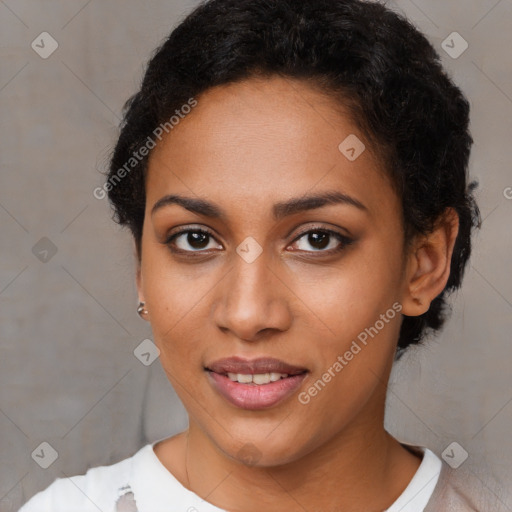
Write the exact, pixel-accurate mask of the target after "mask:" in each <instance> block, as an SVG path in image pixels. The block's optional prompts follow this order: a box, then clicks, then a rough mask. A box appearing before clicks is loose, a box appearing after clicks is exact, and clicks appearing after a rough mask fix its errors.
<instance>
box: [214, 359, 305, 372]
mask: <svg viewBox="0 0 512 512" xmlns="http://www.w3.org/2000/svg"><path fill="white" fill-rule="evenodd" d="M206 369H207V370H211V371H213V372H215V373H220V374H222V373H241V374H243V375H255V374H261V373H286V374H288V375H297V374H299V373H304V372H306V371H307V369H306V368H301V367H299V366H294V365H291V364H288V363H285V362H284V361H281V360H279V359H274V358H273V357H259V358H256V359H243V358H241V357H226V358H224V359H218V360H217V361H214V362H213V363H210V364H208V365H207V366H206Z"/></svg>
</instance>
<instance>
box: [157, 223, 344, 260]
mask: <svg viewBox="0 0 512 512" xmlns="http://www.w3.org/2000/svg"><path fill="white" fill-rule="evenodd" d="M187 233H201V234H204V235H206V236H209V237H211V238H213V239H215V236H214V235H213V234H212V233H210V232H209V231H207V230H205V229H202V228H194V229H190V228H187V229H182V230H181V231H177V232H176V233H173V234H171V235H169V236H168V237H167V238H166V239H165V241H164V242H163V243H164V245H167V246H168V247H169V249H170V251H171V252H173V253H177V254H186V255H187V257H191V258H195V257H196V256H195V255H202V254H204V253H208V249H207V250H197V251H186V250H183V249H176V248H174V247H173V245H172V242H174V240H175V239H176V238H177V237H179V236H180V235H183V234H187ZM310 233H323V234H327V235H331V236H333V237H334V238H336V239H337V240H338V241H339V242H340V245H339V246H338V247H337V248H335V249H330V250H322V249H319V250H316V251H301V250H300V249H298V250H297V252H306V253H310V254H311V253H314V254H316V253H318V254H320V255H322V254H323V255H325V254H327V255H332V254H335V253H338V252H341V251H343V250H344V249H345V248H346V247H347V246H349V245H350V244H352V243H353V242H354V240H353V239H351V238H348V237H347V236H345V235H342V234H341V233H338V232H337V231H332V230H330V229H326V228H323V227H313V228H309V229H308V230H307V231H303V232H302V233H299V234H298V235H297V237H295V239H294V240H293V241H292V244H294V243H295V242H297V241H298V240H300V239H301V238H302V237H304V236H305V235H309V234H310Z"/></svg>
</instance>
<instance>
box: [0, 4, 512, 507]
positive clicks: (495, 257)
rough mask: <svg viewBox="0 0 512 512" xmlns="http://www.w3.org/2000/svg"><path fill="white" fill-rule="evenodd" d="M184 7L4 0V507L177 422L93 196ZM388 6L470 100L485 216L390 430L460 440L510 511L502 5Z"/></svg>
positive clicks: (116, 244)
mask: <svg viewBox="0 0 512 512" xmlns="http://www.w3.org/2000/svg"><path fill="white" fill-rule="evenodd" d="M194 5H196V2H194V1H192V0H190V1H189V2H186V1H179V0H173V1H168V0H167V1H162V0H157V1H152V2H141V1H137V0H109V1H103V2H101V1H99V0H90V1H87V0H73V1H69V0H68V1H64V0H61V1H57V0H54V1H50V0H45V1H39V2H37V1H35V0H33V1H28V0H0V19H1V22H0V47H1V65H0V108H1V116H0V122H1V131H0V159H1V172H0V179H1V181H0V225H1V234H0V248H1V266H0V343H1V345H0V350H1V352H0V354H1V355H0V379H1V380H0V436H1V445H0V460H1V464H0V510H1V511H2V512H5V511H11V510H17V508H18V507H19V506H20V504H21V503H22V502H24V501H25V500H27V499H28V498H29V497H30V496H32V495H33V494H34V493H36V492H37V491H39V490H41V489H43V488H45V487H47V486H48V485H49V484H50V483H51V482H52V481H53V480H54V479H55V478H57V477H63V476H66V475H67V476H69V475H74V474H82V473H85V471H86V470H87V468H89V467H92V466H98V465H103V464H111V463H114V462H117V461H119V460H121V459H123V458H125V457H128V456H131V455H132V454H133V453H134V452H135V451H137V450H138V449H139V448H140V447H141V446H142V445H144V444H146V443H147V442H153V441H155V440H157V439H160V438H163V437H167V436H169V435H172V434H174V433H175V432H178V431H180V430H182V429H183V428H185V427H186V425H187V420H186V416H185V414H184V409H183V407H182V406H181V404H180V403H179V401H178V400H177V398H176V395H175V393H174V391H173V389H172V387H171V386H170V384H169V383H168V382H167V379H166V378H165V376H164V374H163V371H162V370H161V367H160V365H159V362H158V361H156V362H155V363H154V364H152V365H151V366H149V367H146V366H144V365H143V364H142V363H141V362H139V360H138V359H136V358H135V357H134V354H133V350H134V349H135V347H137V345H138V344H139V343H140V342H141V341H142V340H143V339H145V338H150V337H151V331H150V328H149V325H148V324H147V323H146V322H143V321H141V320H140V319H139V318H138V316H137V314H136V312H135V309H136V304H137V297H136V291H135V285H134V259H133V254H132V245H131V240H130V237H129V234H128V233H127V232H124V231H120V229H119V228H118V227H117V226H116V225H115V224H114V223H113V222H112V221H111V220H110V210H109V206H108V204H107V202H106V200H102V201H101V200H97V199H95V198H94V197H93V194H92V191H93V189H94V188H95V187H97V186H99V185H101V184H102V183H103V181H102V176H101V174H100V173H99V170H100V169H104V168H105V165H106V162H107V161H108V155H109V151H110V149H111V147H112V144H113V143H114V142H115V137H116V133H117V128H116V127H117V125H118V122H119V116H120V111H121V106H122V104H123V102H124V101H125V100H126V99H127V98H128V96H129V95H130V94H132V93H133V92H135V90H136V89H137V86H138V84H139V81H140V79H141V76H142V72H143V66H144V64H145V62H146V60H147V58H148V57H149V55H150V52H151V51H152V50H153V49H154V48H155V47H156V46H157V44H159V42H160V41H161V40H162V38H163V37H165V36H166V35H167V34H168V33H169V31H170V30H171V28H172V27H173V26H175V25H176V23H178V22H179V20H181V19H182V18H183V17H184V16H185V14H186V13H187V12H189V10H190V9H191V8H192V7H193V6H194ZM388 5H389V6H390V7H392V8H394V9H397V10H399V11H401V12H403V13H405V14H406V15H407V16H408V17H409V19H411V20H412V21H413V22H414V23H415V24H416V25H417V26H418V27H419V28H420V29H421V30H422V31H423V32H424V33H425V34H426V35H427V36H428V37H429V39H430V40H431V41H432V43H433V44H434V45H435V47H436V49H437V50H438V51H439V53H440V55H441V57H442V60H443V62H444V64H445V66H446V68H447V69H448V71H449V72H450V74H451V75H452V76H453V77H454V79H455V81H456V83H457V84H458V85H460V86H461V88H462V89H463V90H464V92H465V93H466V94H467V96H468V98H469V100H470V103H471V107H472V125H471V130H472V134H473V136H474V139H475V145H474V148H473V153H472V160H471V167H470V170H471V175H472V176H473V177H476V178H478V179H479V181H480V187H479V189H478V193H477V199H478V201H479V204H480V207H481V211H482V217H483V218H484V219H485V220H484V223H483V227H482V230H481V231H480V233H479V234H478V235H477V236H476V238H475V239H474V241H475V246H474V253H473V257H472V261H471V265H470V266H469V267H468V269H467V274H466V276H465V282H464V286H463V290H462V291H460V292H459V293H458V294H457V295H456V296H454V297H453V302H454V310H453V315H452V318H451V320H450V322H449V323H448V325H447V327H446V329H445V330H444V331H443V333H442V334H441V335H440V336H439V337H437V338H435V339H432V340H431V341H430V342H429V343H428V344H427V345H426V346H424V347H422V348H420V349H414V350H412V351H410V352H409V353H408V354H406V356H404V358H403V361H402V362H400V363H399V364H398V365H396V367H395V368H394V371H393V374H392V379H391V385H390V389H389V400H388V405H387V415H386V427H387V429H388V430H389V431H390V432H391V433H392V434H394V435H395V436H396V437H398V438H399V439H401V440H403V441H406V442H410V443H414V444H421V445H424V446H428V447H429V448H431V449H432V450H434V451H435V452H436V453H437V454H438V455H441V454H442V452H443V450H444V449H445V448H446V447H447V446H448V445H449V444H450V443H452V442H454V441H455V442H457V443H459V444H460V445H461V446H462V447H463V448H464V449H465V450H466V451H467V452H468V453H469V458H468V459H467V461H466V462H464V466H465V467H469V468H471V469H472V470H473V471H474V472H475V473H476V474H478V475H480V476H481V478H482V479H484V480H485V478H486V476H488V475H494V477H495V479H496V481H497V482H499V484H500V485H502V486H503V488H504V490H505V494H506V495H507V496H505V495H503V496H502V501H503V506H504V510H512V500H511V499H510V497H509V496H510V493H509V492H508V489H509V488H510V487H511V483H512V482H511V478H510V477H509V476H508V475H509V474H510V473H511V469H512V467H511V466H512V462H511V461H512V443H511V442H510V441H509V436H510V425H511V420H512V404H510V402H511V401H512V379H511V377H510V360H511V358H510V356H511V348H510V334H509V333H510V328H511V325H512V279H511V276H510V255H511V250H512V237H511V235H510V218H511V215H512V199H509V198H510V197H512V189H509V188H508V187H512V173H511V170H510V164H509V161H510V159H511V156H512V155H511V147H512V145H511V143H510V137H511V133H512V124H511V121H510V120H511V118H512V99H511V98H512V80H511V78H512V66H511V60H512V58H511V51H510V50H511V43H512V36H511V33H512V30H511V29H512V2H511V1H510V0H500V1H498V0H464V1H462V0H460V1H454V0H451V1H446V0H429V1H426V0H416V1H414V2H413V1H411V0H400V1H397V2H388ZM43 31H47V32H49V33H50V34H51V35H52V37H53V38H55V40H56V41H57V42H58V44H59V46H58V48H57V50H56V51H55V52H54V53H53V54H52V55H51V56H50V57H48V58H47V59H43V58H41V57H40V56H39V55H38V54H37V53H36V52H35V51H34V50H33V49H32V48H31V43H32V41H33V40H34V39H36V38H37V37H38V36H39V34H40V33H41V32H43ZM453 31H457V32H459V33H460V34H461V35H462V36H463V38H464V39H465V40H466V41H467V42H468V44H469V48H468V49H467V50H466V51H465V52H464V53H463V54H462V55H461V56H460V57H458V58H452V57H450V56H449V55H448V54H447V53H446V52H445V51H444V50H443V49H442V47H441V43H442V41H443V40H445V39H446V38H447V36H448V35H449V34H451V33H452V32H453ZM507 196H508V197H509V198H507ZM43 237H47V238H48V239H49V240H51V243H52V244H53V245H54V246H55V248H56V249H57V252H56V253H55V254H54V255H53V256H52V253H51V252H50V253H48V255H47V256H46V258H49V260H48V261H46V262H44V261H41V258H43V260H44V256H43V253H41V247H42V248H43V249H44V248H45V247H46V248H49V247H50V245H49V243H48V241H43V242H39V244H43V245H42V246H41V245H38V246H36V250H33V248H34V246H35V245H36V244H37V243H38V241H40V239H41V238H43ZM37 247H38V248H39V252H38V250H37ZM52 247H53V246H52ZM34 252H35V254H34ZM50 256H51V257H50ZM42 442H48V443H50V444H51V445H52V446H53V447H54V449H55V450H56V451H57V452H58V455H59V456H58V459H57V460H56V461H55V462H54V463H53V464H52V465H51V466H50V467H49V468H48V469H42V468H41V467H39V465H38V464H37V463H36V462H35V461H34V460H33V458H32V457H31V454H32V452H33V451H34V450H35V449H36V448H37V447H38V446H39V445H40V443H42ZM489 485H491V484H490V483H489Z"/></svg>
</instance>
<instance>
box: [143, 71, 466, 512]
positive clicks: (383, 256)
mask: <svg viewBox="0 0 512 512" xmlns="http://www.w3.org/2000/svg"><path fill="white" fill-rule="evenodd" d="M197 99H198V105H197V107H195V108H194V109H193V111H192V112H191V113H190V114H189V115H188V116H187V117H186V118H185V119H184V120H182V121H181V122H180V124H179V125H178V126H176V127H175V128H174V129H173V131H172V132H170V134H169V135H168V136H167V137H166V138H164V139H163V140H162V141H161V143H159V145H157V147H156V148H155V149H154V150H153V152H152V154H151V156H150V160H149V167H148V176H147V183H146V193H147V201H146V214H145V222H144V229H143V238H142V256H141V260H140V261H138V267H137V277H136V281H137V289H138V294H139V299H140V300H141V301H145V303H146V309H147V310H148V314H147V315H146V317H147V320H148V321H149V322H150V323H151V328H152V331H153V335H154V340H155V343H156V344H157V346H158V347H159V349H160V362H161V364H162V366H163V368H164V370H165V372H166V374H167V376H168V378H169V380H170V382H171V383H172V385H173V386H174V388H175V390H176V392H177V393H178V395H179V397H180V398H181V400H182V401H183V403H184V405H185V407H186V409H187V411H188V414H189V428H188V430H187V431H185V432H183V433H181V434H178V435H177V436H174V437H172V438H169V439H167V440H164V441H161V442H160V443H158V444H157V445H156V446H155V453H156V454H157V457H158V458H159V459H160V461H161V462H162V464H163V465H164V466H165V467H166V468H167V469H168V470H169V471H170V472H171V473H172V474H173V475H174V476H175V477H176V478H177V479H178V480H179V481H180V482H181V483H182V484H183V485H185V486H186V487H187V488H189V489H190V490H192V491H193V492H195V493H197V494H198V495H200V496H202V497H203V498H205V499H206V500H207V501H209V502H211V503H213V504H215V505H216V506H218V507H220V508H223V509H226V510H230V511H245V512H252V511H254V512H256V511H258V512H259V511H261V510H266V511H267V512H272V511H278V510H279V511H281V510H283V509H285V510H292V511H295V510H297V511H303V510H307V511H316V510H318V511H320V510H322V511H324V512H326V511H327V512H328V511H334V510H347V511H349V510H350V511H356V510H357V511H359V510H361V511H362V510H364V511H365V512H369V511H382V510H384V509H386V508H387V507H389V506H390V505H391V504H392V503H393V502H394V501H395V500H396V499H397V498H398V496H399V495H400V494H401V493H402V492H403V490H404V489H405V487H406V486H407V485H408V483H409V481H410V480H411V478H412V477H413V475H414V473H415V471H416V470H417V468H418V466H419V463H420V459H419V458H418V457H416V456H414V455H412V454H411V453H410V452H409V451H407V450H406V449H405V448H403V447H402V446H401V445H400V444H399V443H398V441H397V440H395V439H394V438H393V437H392V436H391V435H390V434H388V433H387V432H386V431H385V430H384V427H383V423H384V405H385V397H386V387H387V382H388V379H389V373H390V371H391V367H392V363H393V357H394V353H395V347H396V343H397V340H398V334H399V329H400V323H401V314H397V315H396V316H395V317H394V318H393V319H391V320H389V321H388V322H386V324H385V326H384V328H382V329H381V330H380V331H379V332H378V334H377V335H375V336H374V337H373V338H370V339H369V342H368V344H367V345H366V346H364V347H363V349H362V350H361V351H360V352H359V353H358V354H357V355H355V356H354V357H353V359H352V360H351V361H350V362H349V363H348V364H347V365H346V366H344V367H343V370H342V371H341V372H339V373H337V374H336V376H335V377H334V378H332V379H331V380H330V382H329V383H328V384H327V385H326V386H325V387H324V388H323V389H322V390H321V391H320V392H319V393H318V394H317V395H316V396H314V397H312V398H311V400H310V401H309V403H307V404H302V403H300V401H299V400H298V399H297V395H293V396H292V397H290V398H289V399H287V400H286V401H284V402H281V403H280V404H278V405H276V406H274V407H271V408H268V409H264V410H259V411H251V410H243V409H240V408H237V407H235V406H233V405H231V404H230V403H228V402H227V401H226V400H225V399H224V398H223V397H222V396H220V395H219V394H218V393H217V392H216V391H215V390H214V389H213V388H212V387H211V385H210V384H209V380H208V378H207V374H206V372H205V370H204V367H205V366H206V365H207V364H208V363H211V362H213V361H215V360H217V359H220V358H223V357H229V356H234V355H238V356H241V357H245V358H251V359H252V358H256V357H262V356H269V357H275V358H278V359H281V360H284V361H286V362H288V363H291V364H294V365H296V366H299V367H304V368H307V369H308V370H309V374H308V376H307V377H306V379H305V381H304V382H303V384H302V386H301V388H300V389H299V392H301V391H304V390H307V389H308V388H309V387H310V386H311V385H312V384H313V383H314V382H315V381H317V379H319V378H321V377H322V375H323V374H324V372H325V371H326V370H327V369H328V368H329V367H332V365H333V364H334V363H335V361H336V360H337V357H338V355H340V354H344V353H345V352H346V351H347V350H348V349H349V347H350V345H351V343H352V341H353V340H355V339H356V338H357V336H358V334H359V333H361V332H362V331H364V330H365V328H368V327H370V326H374V325H375V323H376V321H377V320H378V319H379V318H381V316H380V315H382V314H385V313H386V311H387V310H389V309H390V308H391V307H392V305H393V304H394V303H395V302H398V303H399V304H401V306H402V311H401V313H402V314H406V315H410V316H415V315H419V314H421V313H423V312H425V311H427V310H428V308H429V305H430V302H431V301H432V300H433V299H434V298H435V297H436V295H438V294H439V293H440V292H441V291H442V290H443V288H444V286H445V284H446V282H447V279H448V276H449V269H450V260H451V254H452V250H453V244H454V241H455V237H456V235H457V229H458V218H457V215H456V214H455V213H454V212H453V210H447V215H446V216H445V217H444V218H442V219H441V221H440V223H439V225H438V227H437V229H436V230H435V231H433V233H431V234H430V235H429V236H428V237H421V238H418V239H417V240H416V241H415V244H414V245H413V247H412V248H411V250H410V252H409V254H408V255H407V257H406V258H404V257H403V225H402V218H401V208H400V200H399V198H398V197H397V196H396V194H395V193H394V192H393V189H392V187H391V186H390V183H389V182H388V180H387V178H386V175H385V174H384V173H383V170H382V168H381V167H380V163H379V159H378V157H377V156H376V155H374V154H373V153H372V150H371V147H369V143H367V142H366V141H365V139H364V136H363V135H362V134H361V133H360V132H359V131H358V130H357V129H356V128H355V125H354V124H353V123H351V121H350V119H349V117H348V116H346V115H343V113H342V112H340V109H339V108H338V107H337V105H336V104H335V103H333V100H332V99H330V98H328V97H326V96H325V95H324V94H322V93H321V92H319V91H317V90H315V89H312V88H311V86H309V85H307V84H305V83H303V82H300V81H296V80H290V79H283V78H278V77H275V78H267V79H256V78H251V79H249V80H246V81H244V82H240V83H236V84H230V85H228V86H221V87H217V88H214V89H210V90H209V91H207V92H206V93H204V94H203V95H202V96H200V97H198V98H197ZM349 134H356V135H357V137H358V138H359V139H360V140H362V141H363V142H365V144H366V150H365V151H364V152H363V153H362V154H361V155H360V156H359V157H358V158H357V159H356V160H355V161H349V160H348V159H347V158H346V157H345V156H344V155H343V154H342V153H341V152H340V151H339V149H338V145H339V144H340V143H341V142H342V141H343V140H344V139H345V138H346V137H347V136H348V135H349ZM324 191H338V192H342V193H345V194H348V195H350V196H352V197H354V198H356V199H357V200H359V201H360V202H361V203H363V204H364V205H365V206H366V208H367V211H362V210H359V209H358V208H355V207H353V206H350V205H346V204H334V205H327V206H323V207H321V208H316V209H312V210H308V211H304V212H299V213H295V214H293V215H291V216H288V217H284V218H283V219H281V220H277V221H276V220H275V219H274V218H273V217H272V206H273V205H274V203H276V202H280V201H285V200H288V199H290V198H292V197H301V196H303V195H304V194H306V193H319V192H324ZM171 193H172V194H180V195H184V196H188V197H195V198H199V197H200V198H204V199H207V200H209V201H211V202H213V203H215V204H217V205H218V206H219V207H221V208H222V209H223V210H225V212H226V219H225V220H220V219H211V218H208V217H205V216H201V215H198V214H196V213H192V212H190V211H188V210H186V209H184V208H182V207H181V206H179V205H167V206H165V207H163V208H161V209H159V210H158V211H156V212H155V214H154V215H151V209H152V207H153V205H154V204H155V203H156V202H157V201H158V200H159V199H160V198H161V197H163V196H165V195H166V194H171ZM178 227H180V229H184V228H185V227H186V228H188V229H190V230H192V231H193V230H194V229H197V228H203V229H206V230H209V231H210V232H211V233H212V237H209V238H206V239H205V240H204V242H203V245H202V246H193V245H191V244H190V243H189V242H187V235H186V234H185V235H182V236H181V237H180V238H178V239H175V240H174V246H175V247H176V246H177V247H179V248H181V249H182V250H184V251H189V252H188V253H187V254H191V253H192V252H193V253H194V254H195V255H197V253H198V251H203V252H205V253H206V252H208V253H209V254H210V255H209V256H204V255H202V256H201V255H200V256H199V257H197V258H196V259H193V258H192V257H189V258H188V259H187V257H186V255H181V256H180V255H177V254H173V253H172V252H171V250H170V245H169V246H168V245H166V244H165V240H166V235H169V234H172V233H174V232H175V231H176V228H178ZM318 228H322V229H331V230H333V231H336V232H338V233H340V234H342V235H345V236H348V237H349V238H351V239H352V240H353V243H352V244H350V245H346V246H345V245H343V244H342V243H340V242H339V241H338V240H337V239H336V238H335V237H334V236H331V237H330V238H329V239H327V241H326V242H325V245H324V246H320V248H319V246H318V245H316V246H315V245H314V241H313V243H312V242H311V238H309V241H308V235H305V236H304V235H303V232H305V231H309V230H310V229H316V230H317V231H318ZM171 230H172V231H171ZM317 231H316V232H317ZM300 235H302V236H301V238H299V236H300ZM249 236H250V237H253V238H254V239H255V240H256V241H257V242H258V244H259V245H260V246H261V248H262V249H263V252H262V253H261V254H260V255H259V257H258V258H256V260H255V261H253V262H252V263H247V262H246V261H245V260H244V259H242V258H241V257H240V256H239V255H238V253H237V252H236V248H237V247H238V246H239V245H240V244H241V243H242V242H243V241H244V240H245V239H246V238H247V237H249ZM189 240H190V239H189ZM336 247H342V250H341V251H340V252H333V251H330V249H335V248H336ZM328 253H331V254H330V255H329V254H328ZM247 450H253V452H254V453H255V454H256V455H255V457H254V458H255V459H257V460H256V462H255V463H254V461H253V463H247V459H246V458H245V457H244V454H246V453H247Z"/></svg>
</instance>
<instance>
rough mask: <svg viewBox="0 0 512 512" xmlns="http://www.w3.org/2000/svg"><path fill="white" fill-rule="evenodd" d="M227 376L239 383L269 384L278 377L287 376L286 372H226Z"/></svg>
mask: <svg viewBox="0 0 512 512" xmlns="http://www.w3.org/2000/svg"><path fill="white" fill-rule="evenodd" d="M228 377H229V378H230V379H231V380H232V381H233V382H240V383H241V384H258V385H259V384H269V383H270V382H276V381H278V380H279V379H284V378H286V377H288V374H287V373H257V374H255V375H250V374H243V373H228Z"/></svg>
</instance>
